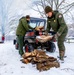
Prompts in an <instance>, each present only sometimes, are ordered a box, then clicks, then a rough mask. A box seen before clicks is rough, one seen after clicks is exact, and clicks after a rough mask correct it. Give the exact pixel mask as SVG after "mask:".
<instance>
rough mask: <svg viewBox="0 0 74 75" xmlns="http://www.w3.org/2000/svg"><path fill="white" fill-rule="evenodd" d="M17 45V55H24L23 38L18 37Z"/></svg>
mask: <svg viewBox="0 0 74 75" xmlns="http://www.w3.org/2000/svg"><path fill="white" fill-rule="evenodd" d="M17 43H18V44H19V54H20V55H22V54H24V52H23V45H24V36H21V35H18V36H17Z"/></svg>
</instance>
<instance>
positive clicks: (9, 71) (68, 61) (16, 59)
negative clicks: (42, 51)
mask: <svg viewBox="0 0 74 75" xmlns="http://www.w3.org/2000/svg"><path fill="white" fill-rule="evenodd" d="M65 46H66V55H67V58H65V62H64V63H60V68H51V69H50V70H48V71H43V72H39V71H38V70H37V69H36V68H35V66H34V65H32V64H23V63H22V62H21V61H20V55H19V54H18V50H16V49H15V47H14V45H13V42H12V41H8V42H5V43H4V44H0V75H74V65H73V64H74V43H70V44H69V43H65ZM47 54H48V55H51V56H54V57H57V55H58V49H57V50H56V52H55V53H48V52H47Z"/></svg>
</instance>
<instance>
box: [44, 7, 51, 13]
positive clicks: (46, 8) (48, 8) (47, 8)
mask: <svg viewBox="0 0 74 75" xmlns="http://www.w3.org/2000/svg"><path fill="white" fill-rule="evenodd" d="M44 11H45V13H48V12H52V8H51V7H50V6H46V7H45V9H44Z"/></svg>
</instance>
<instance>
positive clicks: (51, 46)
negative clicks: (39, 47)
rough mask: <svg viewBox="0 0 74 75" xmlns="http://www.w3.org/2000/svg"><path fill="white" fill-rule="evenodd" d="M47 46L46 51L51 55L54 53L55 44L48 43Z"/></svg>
mask: <svg viewBox="0 0 74 75" xmlns="http://www.w3.org/2000/svg"><path fill="white" fill-rule="evenodd" d="M48 44H49V47H48V48H46V50H47V51H48V52H51V53H53V52H55V50H56V46H55V44H54V43H53V42H49V43H48Z"/></svg>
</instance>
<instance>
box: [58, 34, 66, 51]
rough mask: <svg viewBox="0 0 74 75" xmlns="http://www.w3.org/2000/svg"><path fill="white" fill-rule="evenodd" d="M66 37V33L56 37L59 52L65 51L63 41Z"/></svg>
mask: <svg viewBox="0 0 74 75" xmlns="http://www.w3.org/2000/svg"><path fill="white" fill-rule="evenodd" d="M66 35H67V33H64V34H62V35H61V36H59V37H58V41H57V44H58V48H59V50H65V46H64V41H65V37H66Z"/></svg>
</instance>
